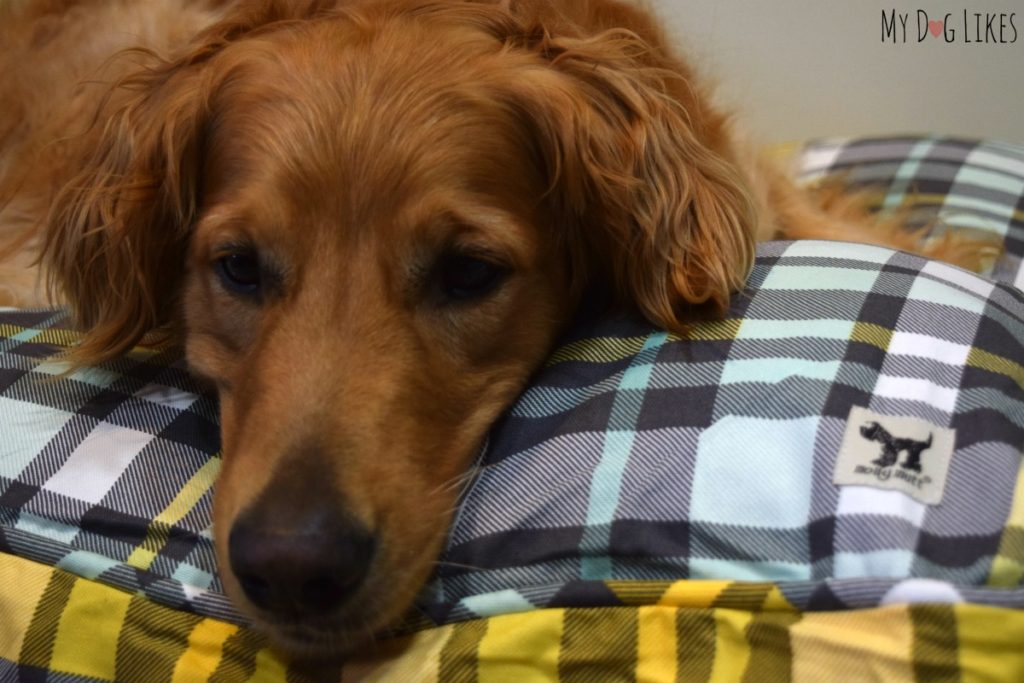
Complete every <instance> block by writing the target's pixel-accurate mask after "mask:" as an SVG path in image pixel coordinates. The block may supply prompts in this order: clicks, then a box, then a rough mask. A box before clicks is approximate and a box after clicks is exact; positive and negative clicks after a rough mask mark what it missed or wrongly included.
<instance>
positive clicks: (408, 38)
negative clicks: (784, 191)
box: [46, 2, 753, 650]
mask: <svg viewBox="0 0 1024 683" xmlns="http://www.w3.org/2000/svg"><path fill="white" fill-rule="evenodd" d="M300 4H301V3H287V4H286V3H281V6H280V7H279V6H278V5H277V3H265V4H264V5H263V6H262V7H259V8H256V9H254V10H251V11H248V12H246V13H243V14H241V15H239V16H237V17H234V18H231V19H228V20H225V21H224V22H223V23H221V24H218V25H216V26H214V27H212V28H211V29H210V30H209V31H207V32H206V33H205V34H204V35H203V36H201V37H200V38H199V39H198V40H197V43H196V44H195V45H194V46H192V48H191V49H190V51H189V52H188V53H187V54H185V55H183V56H180V57H179V58H177V59H174V60H171V61H159V60H157V61H153V62H152V63H151V64H149V65H148V66H145V67H141V68H140V69H139V71H138V72H137V73H136V74H135V75H134V76H132V77H131V78H129V79H127V80H126V81H125V82H123V83H122V84H121V85H120V86H119V89H118V91H117V92H118V93H119V95H118V96H119V97H121V98H122V99H121V101H120V104H118V105H117V107H116V110H115V111H113V112H112V113H111V114H110V116H109V117H107V118H105V119H104V120H103V121H101V124H102V125H104V126H105V128H104V130H103V134H102V136H101V141H100V144H99V145H98V146H97V147H95V148H94V149H91V150H90V151H89V153H88V155H87V156H86V157H85V158H84V159H83V162H82V171H81V173H80V174H79V175H78V177H77V178H75V179H74V180H73V181H72V182H71V183H70V184H69V185H68V186H67V187H66V188H65V189H64V191H63V192H62V193H61V194H60V196H59V197H58V199H57V201H56V203H55V206H54V209H53V213H52V216H51V220H50V226H49V234H48V237H47V246H46V261H47V264H48V266H49V268H50V271H51V274H52V277H53V278H54V279H55V282H56V284H57V286H59V287H60V288H61V290H62V291H63V292H64V293H65V296H66V297H67V299H68V300H69V301H70V302H71V303H72V305H73V307H74V309H75V311H76V313H77V315H78V318H79V321H80V323H81V325H82V327H83V329H84V330H85V331H86V336H85V339H84V341H83V344H82V346H81V348H80V349H79V350H78V352H77V353H78V355H77V360H79V361H80V362H82V361H87V362H94V361H97V360H102V359H105V358H109V357H111V356H113V355H115V354H117V353H118V352H121V351H123V350H125V349H127V348H129V347H131V346H132V345H134V344H136V343H137V342H139V341H140V339H142V337H143V335H145V334H147V333H151V332H153V331H154V330H169V331H170V332H171V333H172V334H182V335H183V338H184V342H185V345H186V349H187V355H188V360H189V363H190V365H191V367H192V368H194V369H195V370H196V371H197V372H198V373H200V374H202V375H204V376H206V377H207V378H209V379H210V380H211V381H212V382H213V383H214V384H215V385H216V387H217V390H218V392H219V395H220V401H221V411H222V415H221V418H222V437H223V454H224V462H223V468H222V472H221V475H220V479H219V482H218V485H217V491H216V504H215V514H214V518H215V534H216V539H217V549H218V554H219V559H220V564H221V573H222V578H223V581H224V584H225V586H226V588H227V590H228V591H229V593H230V594H231V595H232V596H233V598H234V599H235V600H236V601H237V603H238V604H239V605H241V606H242V607H243V608H244V609H245V610H246V611H247V612H248V613H250V614H251V615H252V616H253V617H255V618H256V620H257V622H258V623H260V624H262V625H263V626H264V627H265V628H266V630H267V631H268V632H269V633H270V634H271V635H272V636H273V637H274V638H275V639H276V640H277V641H278V642H279V643H281V644H283V645H285V646H286V647H291V648H293V649H297V650H343V649H345V648H346V647H350V646H351V645H352V644H353V643H356V642H359V641H361V640H363V639H365V638H366V637H368V636H369V635H370V634H372V633H374V632H376V631H379V630H380V629H382V628H384V627H386V626H387V625H388V624H391V623H393V622H395V620H396V619H397V618H398V617H399V616H400V615H401V613H402V612H403V611H404V610H405V609H407V608H408V607H409V605H410V604H411V602H412V601H413V599H414V597H415V595H416V593H417V591H418V590H419V589H420V588H421V587H422V585H423V584H424V582H425V581H426V579H427V578H428V576H429V574H430V572H431V570H432V568H433V566H434V563H435V561H436V557H437V555H438V553H439V550H440V547H441V544H442V542H443V540H444V537H445V533H446V530H447V527H448V524H449V522H450V520H451V517H452V513H453V508H454V506H455V505H456V503H457V498H458V494H459V488H460V487H459V483H460V481H461V480H462V477H463V476H464V474H465V473H466V472H467V470H468V469H469V468H470V466H471V464H472V461H473V459H474V457H475V455H476V454H477V452H478V450H479V448H480V445H481V442H482V441H483V439H484V436H485V434H486V431H487V429H488V427H489V425H491V423H492V422H493V421H494V420H495V418H496V417H498V415H499V414H500V412H501V411H502V410H503V409H505V408H506V407H507V406H508V405H509V404H510V403H511V402H512V400H513V399H514V398H515V396H516V395H517V393H518V392H519V391H520V390H521V389H522V388H523V386H524V383H525V382H526V380H527V379H528V377H529V376H530V374H531V373H532V372H533V371H534V370H535V369H536V368H537V367H538V365H539V364H540V363H541V362H542V361H543V359H544V357H545V355H546V354H547V353H548V351H549V350H550V349H551V347H552V345H553V344H554V342H555V341H556V338H557V337H558V335H559V334H560V333H561V332H562V331H563V328H564V325H565V323H566V321H567V320H568V319H569V318H570V317H571V315H572V313H573V310H574V308H575V307H576V306H577V305H578V304H579V299H580V297H581V296H582V295H583V293H584V292H586V291H588V289H589V288H592V287H600V288H602V289H603V290H605V291H606V292H607V293H610V294H612V295H613V296H614V297H615V298H616V299H618V300H620V301H625V302H628V303H630V304H632V305H635V306H636V307H638V308H639V309H640V310H641V311H642V312H643V313H644V314H645V315H647V316H648V317H649V318H650V319H651V320H652V321H654V322H656V323H658V324H660V325H662V326H665V327H668V328H671V329H679V328H680V327H681V326H682V322H681V320H680V316H681V315H683V314H684V313H685V311H686V310H687V308H688V307H689V306H692V305H695V304H703V303H707V302H711V304H712V305H717V306H719V307H721V306H724V305H725V303H726V302H727V300H728V296H729V294H730V292H731V291H732V290H734V289H736V288H737V287H738V286H739V285H740V284H741V282H742V279H743V277H744V276H745V274H746V272H747V270H748V268H749V265H750V260H751V257H752V242H751V239H752V238H751V235H752V232H753V226H752V221H753V217H752V213H753V212H752V208H751V203H750V201H749V199H748V196H747V192H746V190H745V188H744V186H743V184H742V182H741V181H740V180H739V177H738V175H737V172H736V171H735V169H734V168H733V167H732V165H731V164H730V163H729V162H728V161H727V159H726V158H725V157H724V156H723V154H724V151H723V150H722V149H716V145H718V144H720V143H721V141H720V140H715V138H716V137H718V136H721V134H722V133H721V131H718V130H717V128H716V127H717V126H719V125H720V122H712V121H709V120H705V119H706V117H707V116H709V114H708V112H707V110H706V105H705V104H703V103H702V101H700V100H699V99H698V98H697V95H695V94H694V93H693V92H692V91H691V89H690V84H688V83H685V82H679V79H680V76H679V74H678V73H672V72H669V71H665V70H663V68H662V66H663V65H661V64H659V59H660V58H658V57H657V55H656V54H654V53H652V49H653V48H652V47H651V46H650V45H648V44H647V43H646V42H645V41H644V40H643V39H641V38H640V37H638V36H637V35H635V34H631V33H625V32H622V31H617V32H615V31H613V32H607V33H602V34H600V35H597V36H596V37H588V36H585V35H582V33H581V32H580V31H579V30H577V29H575V28H574V26H573V25H572V24H570V23H568V22H565V21H561V22H554V20H550V21H548V22H547V23H545V21H543V20H542V19H538V18H537V17H530V16H528V13H527V14H523V13H520V14H516V13H515V12H512V11H510V10H509V9H507V8H502V7H499V6H497V5H471V4H463V3H452V2H412V3H404V4H403V3H398V2H395V3H368V4H365V5H361V4H357V3H349V4H347V5H346V6H345V8H343V9H337V10H335V9H331V8H327V9H324V8H322V7H319V5H324V4H325V3H312V4H310V3H307V4H308V5H309V6H300ZM326 4H330V3H326ZM552 23H555V24H557V25H551V24H552ZM652 31H653V29H652Z"/></svg>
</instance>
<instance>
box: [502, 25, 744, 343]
mask: <svg viewBox="0 0 1024 683" xmlns="http://www.w3.org/2000/svg"><path fill="white" fill-rule="evenodd" d="M654 30H655V29H653V27H652V31H654ZM535 34H536V32H535ZM533 42H534V44H533V45H532V46H531V47H532V49H533V50H535V51H536V52H537V53H539V54H540V55H541V56H542V57H543V59H544V61H545V62H546V64H547V68H541V69H537V70H535V71H534V73H533V74H532V76H534V77H531V78H524V79H523V82H522V83H521V84H519V85H518V86H517V92H518V93H519V96H520V97H521V98H522V101H521V102H520V103H519V104H518V106H519V107H520V111H519V112H517V115H518V116H519V117H520V118H523V119H525V120H528V121H529V122H530V125H532V126H533V127H534V131H533V134H534V135H535V136H536V137H537V138H538V139H539V154H540V156H542V157H543V159H542V161H541V163H542V164H543V165H545V166H546V171H547V174H548V180H549V182H550V189H551V191H550V193H549V195H548V196H549V198H550V199H551V200H553V201H554V202H555V203H556V204H557V208H556V213H558V214H559V215H560V216H564V217H565V220H566V222H567V223H568V224H569V225H570V226H572V234H570V236H569V240H570V245H569V249H570V253H571V254H572V258H573V260H574V264H573V268H574V270H575V271H576V272H577V274H580V273H582V274H583V277H585V278H587V279H589V280H590V281H592V282H594V281H597V282H604V281H609V280H610V282H611V284H612V287H613V288H614V291H613V295H615V296H617V297H618V298H620V299H627V300H631V301H632V303H634V304H635V305H636V306H637V307H638V308H639V309H640V311H641V312H642V313H643V314H644V315H645V316H646V317H647V318H649V319H650V320H651V321H652V322H655V323H657V324H659V325H660V326H662V327H664V328H666V329H669V330H677V331H678V330H681V329H683V328H684V327H685V324H684V320H683V318H684V317H685V314H686V312H687V311H689V310H691V309H692V308H693V307H694V306H696V305H709V306H711V307H713V308H714V309H715V310H716V311H718V312H724V310H726V309H727V308H728V305H729V299H730V295H731V294H732V293H733V292H735V291H737V290H738V289H740V288H741V287H742V285H743V283H744V281H745V279H746V277H747V274H748V273H749V271H750V268H751V265H752V261H753V254H754V233H755V230H756V225H755V221H756V212H755V210H754V203H753V200H752V198H751V195H750V191H749V189H748V187H747V185H746V183H745V181H744V180H743V177H742V175H741V174H740V172H739V170H738V168H737V166H736V164H735V163H734V162H732V161H731V160H730V158H729V155H730V152H729V150H728V149H727V145H728V141H727V140H726V139H725V131H724V128H725V122H724V119H723V117H721V116H720V115H719V114H717V113H716V112H713V111H711V110H710V108H709V105H708V103H707V99H706V98H705V97H702V96H701V94H700V93H699V92H695V86H694V84H693V83H692V82H690V81H689V80H688V79H687V73H686V71H685V66H684V65H682V64H677V63H675V62H669V61H668V58H666V57H662V56H660V55H659V54H658V53H657V48H655V47H653V46H652V44H651V43H650V42H648V41H645V40H644V39H643V38H641V37H640V36H638V35H636V34H634V33H630V32H626V31H621V30H613V31H608V32H605V33H603V34H601V35H599V36H597V37H586V38H574V37H559V36H557V35H556V36H552V35H549V34H548V33H547V32H546V31H543V30H542V31H540V36H539V38H538V39H536V40H535V41H533ZM669 67H671V68H669ZM595 270H596V271H597V272H595Z"/></svg>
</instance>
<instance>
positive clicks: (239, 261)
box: [217, 251, 260, 294]
mask: <svg viewBox="0 0 1024 683" xmlns="http://www.w3.org/2000/svg"><path fill="white" fill-rule="evenodd" d="M217 272H218V273H219V274H220V279H221V282H223V283H224V287H225V288H226V289H228V290H229V291H232V292H235V293H237V294H255V293H256V292H257V291H258V290H259V288H260V263H259V259H258V258H257V257H256V254H254V253H252V252H245V251H239V252H234V253H231V254H228V255H226V256H222V257H221V258H219V259H218V260H217Z"/></svg>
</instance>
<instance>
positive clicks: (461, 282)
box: [438, 252, 508, 301]
mask: <svg viewBox="0 0 1024 683" xmlns="http://www.w3.org/2000/svg"><path fill="white" fill-rule="evenodd" d="M507 275H508V269H507V268H505V267H504V266H501V265H499V264H497V263H494V262H492V261H489V260H487V259H484V258H481V257H479V256H474V255H470V254H460V253H457V252H456V253H451V254H447V255H445V256H444V257H443V258H442V259H441V261H440V263H439V271H438V277H439V283H440V287H441V292H442V293H443V294H444V296H445V297H447V298H448V299H450V300H453V301H469V300H472V299H479V298H482V297H485V296H487V295H488V294H490V293H491V292H493V291H494V290H496V289H497V288H498V286H499V285H500V284H501V283H502V281H503V280H504V279H505V277H506V276H507Z"/></svg>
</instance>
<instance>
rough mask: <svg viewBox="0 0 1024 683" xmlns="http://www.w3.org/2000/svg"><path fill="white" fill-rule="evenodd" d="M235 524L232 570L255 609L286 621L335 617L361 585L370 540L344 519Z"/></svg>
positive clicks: (230, 549)
mask: <svg viewBox="0 0 1024 683" xmlns="http://www.w3.org/2000/svg"><path fill="white" fill-rule="evenodd" d="M264 522H265V520H260V519H259V518H257V517H256V516H249V517H243V518H241V519H239V520H238V521H237V522H236V523H235V525H234V527H233V528H232V530H231V535H230V538H229V540H228V552H229V556H230V562H231V570H232V572H234V574H235V577H236V578H237V579H238V582H239V584H240V585H241V587H242V590H243V591H244V592H245V595H246V597H248V599H249V600H250V601H252V603H253V604H254V605H256V606H257V607H259V608H261V609H263V610H266V611H268V612H271V613H275V614H279V615H282V616H288V617H308V616H317V615H325V614H329V613H331V612H333V611H334V610H336V609H337V608H339V607H340V606H341V605H343V604H344V603H345V602H346V601H347V600H348V599H349V598H350V597H352V596H353V595H354V594H355V593H356V592H357V591H358V590H359V587H360V586H361V585H362V583H363V581H364V580H365V578H366V576H367V573H368V571H369V568H370V564H371V562H372V561H373V555H374V551H375V548H376V542H375V540H374V537H373V536H372V535H371V534H370V533H369V532H368V531H367V530H366V529H364V528H362V527H361V526H360V525H358V524H356V523H353V522H351V521H348V520H337V519H331V518H328V517H326V516H324V515H319V516H317V517H316V518H315V519H313V520H307V521H301V520H298V523H296V524H287V525H281V524H280V523H270V524H267V523H264Z"/></svg>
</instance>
